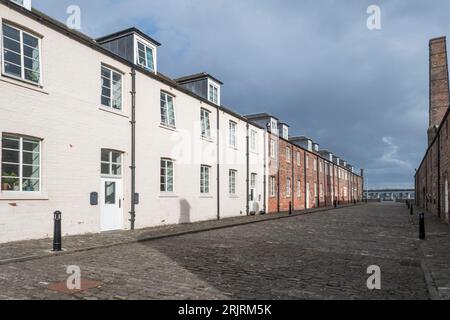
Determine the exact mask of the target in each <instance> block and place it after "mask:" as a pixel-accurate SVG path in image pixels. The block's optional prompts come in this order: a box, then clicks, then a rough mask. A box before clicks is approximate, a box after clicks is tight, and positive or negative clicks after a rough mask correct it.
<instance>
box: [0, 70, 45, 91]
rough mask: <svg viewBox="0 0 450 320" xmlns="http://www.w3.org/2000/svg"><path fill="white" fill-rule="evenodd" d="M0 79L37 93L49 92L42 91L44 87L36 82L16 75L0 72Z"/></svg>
mask: <svg viewBox="0 0 450 320" xmlns="http://www.w3.org/2000/svg"><path fill="white" fill-rule="evenodd" d="M0 81H2V82H5V83H9V84H12V85H15V86H18V87H22V88H25V89H30V90H33V91H36V92H39V93H43V94H47V95H48V94H49V93H48V92H46V91H44V87H43V86H42V85H40V84H36V83H33V82H31V81H26V80H23V79H21V78H17V77H13V76H10V75H7V74H2V76H1V77H0Z"/></svg>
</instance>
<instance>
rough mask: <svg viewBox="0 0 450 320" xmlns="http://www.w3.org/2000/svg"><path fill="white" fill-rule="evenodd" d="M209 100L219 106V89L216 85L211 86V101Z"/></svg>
mask: <svg viewBox="0 0 450 320" xmlns="http://www.w3.org/2000/svg"><path fill="white" fill-rule="evenodd" d="M208 100H209V101H211V102H212V103H215V104H218V102H219V88H217V87H216V86H215V85H212V84H210V85H209V99H208Z"/></svg>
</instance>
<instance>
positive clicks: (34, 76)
mask: <svg viewBox="0 0 450 320" xmlns="http://www.w3.org/2000/svg"><path fill="white" fill-rule="evenodd" d="M40 77H41V75H40V73H39V72H35V71H30V70H27V69H25V79H26V80H29V81H33V82H39V80H40Z"/></svg>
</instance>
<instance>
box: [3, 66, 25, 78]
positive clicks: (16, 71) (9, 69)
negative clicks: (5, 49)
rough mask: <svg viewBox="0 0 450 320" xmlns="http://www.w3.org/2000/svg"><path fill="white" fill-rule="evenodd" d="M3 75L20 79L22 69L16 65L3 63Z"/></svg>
mask: <svg viewBox="0 0 450 320" xmlns="http://www.w3.org/2000/svg"><path fill="white" fill-rule="evenodd" d="M5 73H7V74H9V75H12V76H15V77H21V76H22V69H21V68H20V67H18V66H16V65H13V64H11V63H8V62H5Z"/></svg>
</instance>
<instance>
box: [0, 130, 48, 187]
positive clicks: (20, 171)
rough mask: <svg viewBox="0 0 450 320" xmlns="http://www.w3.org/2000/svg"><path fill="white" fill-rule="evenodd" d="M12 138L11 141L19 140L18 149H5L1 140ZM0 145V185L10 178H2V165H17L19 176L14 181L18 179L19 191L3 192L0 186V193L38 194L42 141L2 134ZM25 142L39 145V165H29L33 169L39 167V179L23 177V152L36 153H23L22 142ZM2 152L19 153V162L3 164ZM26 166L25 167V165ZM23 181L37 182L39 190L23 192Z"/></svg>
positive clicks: (40, 185) (40, 183)
mask: <svg viewBox="0 0 450 320" xmlns="http://www.w3.org/2000/svg"><path fill="white" fill-rule="evenodd" d="M5 137H6V138H7V139H8V137H9V138H12V139H19V149H18V150H16V149H7V148H4V147H3V143H2V140H3V138H5ZM0 138H1V139H0V144H1V148H0V183H2V184H3V179H5V178H6V179H8V178H11V177H7V176H2V172H3V168H2V165H3V164H11V165H18V166H19V176H18V177H16V178H15V179H19V190H3V186H0V191H1V192H3V193H26V194H39V193H41V192H42V140H41V139H38V138H34V137H27V136H21V135H16V134H3V135H2V136H0ZM24 140H25V141H32V142H37V143H38V145H39V151H38V152H37V153H38V154H39V165H31V166H33V167H36V166H38V167H39V178H26V177H24V176H23V167H24V163H23V154H24V152H26V153H36V152H31V151H30V152H29V151H24V150H23V142H24ZM3 150H10V151H15V152H19V162H18V163H12V162H3V158H2V156H3ZM25 166H26V165H25ZM28 166H30V165H28ZM24 179H31V180H39V190H38V191H26V190H23V180H24Z"/></svg>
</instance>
